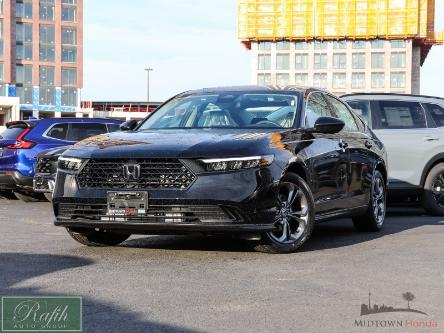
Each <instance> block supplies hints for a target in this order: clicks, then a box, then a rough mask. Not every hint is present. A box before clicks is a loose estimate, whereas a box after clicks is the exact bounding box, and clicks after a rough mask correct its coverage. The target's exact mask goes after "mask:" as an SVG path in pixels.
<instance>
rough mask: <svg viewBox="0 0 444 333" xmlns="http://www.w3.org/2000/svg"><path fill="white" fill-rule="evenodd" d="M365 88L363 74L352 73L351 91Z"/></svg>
mask: <svg viewBox="0 0 444 333" xmlns="http://www.w3.org/2000/svg"><path fill="white" fill-rule="evenodd" d="M363 88H365V74H364V73H353V74H352V89H363Z"/></svg>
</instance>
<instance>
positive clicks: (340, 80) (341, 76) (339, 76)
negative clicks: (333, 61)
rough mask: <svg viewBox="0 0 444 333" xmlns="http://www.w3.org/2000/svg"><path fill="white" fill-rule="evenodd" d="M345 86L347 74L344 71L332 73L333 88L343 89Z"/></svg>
mask: <svg viewBox="0 0 444 333" xmlns="http://www.w3.org/2000/svg"><path fill="white" fill-rule="evenodd" d="M346 86H347V76H346V74H345V73H333V88H334V89H344V88H345V87H346Z"/></svg>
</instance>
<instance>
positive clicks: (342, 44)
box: [333, 40, 347, 49]
mask: <svg viewBox="0 0 444 333" xmlns="http://www.w3.org/2000/svg"><path fill="white" fill-rule="evenodd" d="M333 48H334V49H346V48H347V41H346V40H339V41H336V40H335V41H334V42H333Z"/></svg>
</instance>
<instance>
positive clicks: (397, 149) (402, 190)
mask: <svg viewBox="0 0 444 333" xmlns="http://www.w3.org/2000/svg"><path fill="white" fill-rule="evenodd" d="M342 99H343V100H345V101H346V102H347V103H348V104H349V105H350V106H351V108H352V109H353V110H354V111H355V112H356V113H357V114H358V115H359V116H361V118H362V119H363V120H364V121H365V122H366V123H367V124H368V125H369V127H370V128H372V129H373V131H374V132H375V134H376V135H377V136H378V138H379V139H380V140H381V141H382V142H383V143H384V145H385V147H386V149H387V154H388V171H389V182H390V183H389V194H390V195H391V196H392V198H394V197H395V198H396V197H398V198H399V197H413V198H414V197H417V198H419V199H420V200H421V202H422V206H423V207H424V208H425V209H426V210H427V211H428V212H429V213H431V214H435V215H444V99H443V98H437V97H427V96H415V95H400V94H353V95H345V96H342Z"/></svg>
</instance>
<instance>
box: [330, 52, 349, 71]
mask: <svg viewBox="0 0 444 333" xmlns="http://www.w3.org/2000/svg"><path fill="white" fill-rule="evenodd" d="M346 67H347V55H346V54H345V53H335V54H333V68H336V69H344V68H346Z"/></svg>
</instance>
